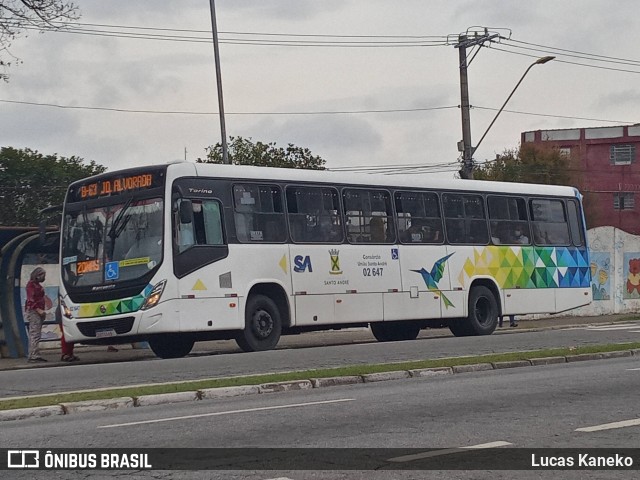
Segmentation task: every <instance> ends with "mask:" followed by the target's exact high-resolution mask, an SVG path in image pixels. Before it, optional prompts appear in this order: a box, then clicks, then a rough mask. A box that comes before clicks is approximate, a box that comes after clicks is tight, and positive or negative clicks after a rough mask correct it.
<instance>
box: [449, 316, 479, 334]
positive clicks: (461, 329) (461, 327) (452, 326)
mask: <svg viewBox="0 0 640 480" xmlns="http://www.w3.org/2000/svg"><path fill="white" fill-rule="evenodd" d="M449 330H451V333H453V335H454V336H455V337H468V336H469V335H473V331H472V330H471V328H469V323H468V321H467V319H466V318H454V319H452V320H450V321H449Z"/></svg>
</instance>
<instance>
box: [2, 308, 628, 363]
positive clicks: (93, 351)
mask: <svg viewBox="0 0 640 480" xmlns="http://www.w3.org/2000/svg"><path fill="white" fill-rule="evenodd" d="M505 320H506V321H505V322H504V327H502V328H497V329H496V331H495V333H494V335H502V334H511V333H518V332H522V331H536V330H542V329H557V328H572V327H581V326H585V325H594V324H608V323H615V322H624V321H634V320H640V314H620V315H603V316H598V317H546V318H540V319H532V320H530V319H519V318H517V322H518V327H515V328H510V327H509V326H508V325H509V322H508V320H507V319H505ZM451 335H452V334H451V332H450V331H449V329H448V328H439V329H426V330H422V331H421V332H420V336H419V338H433V337H448V336H451ZM369 342H371V343H373V342H376V340H375V338H374V337H373V334H372V333H371V332H370V331H369V329H367V328H350V329H344V330H337V331H326V332H311V333H304V334H300V335H288V336H283V337H282V338H281V339H280V342H279V344H278V347H277V349H287V348H301V347H319V346H329V345H348V344H352V343H369ZM115 348H116V349H117V351H109V350H108V349H107V346H105V345H103V346H87V345H77V346H76V348H75V352H74V353H75V354H76V355H77V356H78V357H79V358H80V361H78V362H73V363H67V362H62V361H60V348H59V343H58V342H46V343H44V348H43V350H42V352H43V357H44V358H46V359H47V360H48V361H47V362H46V363H44V362H43V363H27V360H26V358H0V370H16V369H20V370H22V369H26V368H47V367H57V366H63V365H82V364H85V365H86V364H94V363H113V362H130V361H136V360H150V359H154V358H156V356H155V355H154V353H153V352H152V351H151V350H150V349H147V348H143V349H139V348H132V346H131V344H129V343H127V344H123V345H115ZM237 352H241V350H240V348H239V347H238V346H237V345H236V343H235V342H234V341H233V340H216V341H208V342H196V344H195V346H194V347H193V350H192V351H191V353H190V354H189V355H190V356H201V355H214V354H223V353H237Z"/></svg>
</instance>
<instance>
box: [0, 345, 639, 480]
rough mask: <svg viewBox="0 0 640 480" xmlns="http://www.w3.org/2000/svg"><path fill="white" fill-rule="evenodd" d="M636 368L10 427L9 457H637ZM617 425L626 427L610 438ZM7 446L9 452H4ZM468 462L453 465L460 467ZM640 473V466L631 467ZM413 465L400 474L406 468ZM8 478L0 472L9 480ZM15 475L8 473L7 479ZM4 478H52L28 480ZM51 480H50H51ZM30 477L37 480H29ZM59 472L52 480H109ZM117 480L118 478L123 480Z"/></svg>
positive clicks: (528, 372) (508, 375)
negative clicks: (603, 453) (145, 453)
mask: <svg viewBox="0 0 640 480" xmlns="http://www.w3.org/2000/svg"><path fill="white" fill-rule="evenodd" d="M639 367H640V363H639V360H638V359H637V358H635V357H630V358H624V359H611V360H601V361H592V362H578V363H569V364H559V365H549V366H544V367H530V368H516V369H508V370H494V371H485V372H475V373H468V374H461V375H453V376H447V377H438V378H430V379H410V380H398V381H391V382H383V383H373V384H359V385H353V386H348V387H334V388H326V389H313V390H308V391H298V392H288V393H279V394H271V395H255V396H249V397H242V398H233V399H221V400H215V401H213V400H211V401H207V400H205V401H200V402H189V403H181V404H172V405H163V406H156V407H141V408H135V409H123V410H115V411H111V412H100V413H91V412H89V413H82V414H75V415H70V416H54V417H46V418H37V419H35V418H34V419H27V420H21V421H17V422H6V423H4V424H3V426H2V429H1V430H0V444H1V445H3V446H8V447H10V448H11V446H12V445H16V446H18V445H19V446H21V447H23V448H27V447H29V448H60V447H65V448H80V447H95V448H109V447H112V448H113V447H129V448H146V447H189V448H206V447H242V448H246V451H247V453H248V454H250V453H252V452H256V451H257V450H256V448H257V447H283V448H288V447H298V448H301V447H310V448H318V447H324V448H327V447H330V448H347V447H349V448H371V447H376V448H382V447H384V448H395V447H402V448H417V449H424V452H427V451H429V449H432V448H445V449H457V448H459V447H472V446H481V445H486V444H495V445H503V446H502V447H500V448H498V449H497V450H494V451H492V452H489V453H487V455H492V456H493V457H492V458H493V459H494V460H493V461H495V462H496V463H495V465H499V462H500V461H501V460H500V456H499V455H500V452H505V454H506V450H503V449H507V448H510V447H515V448H521V447H526V448H542V447H545V448H569V447H571V448H578V449H586V448H597V447H609V448H613V449H619V448H622V447H634V448H638V447H640V440H638V439H639V438H640V425H639V422H638V407H637V405H638V402H637V394H638V392H639V391H640V368H639ZM612 422H627V423H626V424H618V425H617V426H615V427H612V426H611V425H607V424H610V423H612ZM9 440H10V444H9V443H8V442H9ZM460 454H461V453H460V452H459V451H457V450H453V451H450V452H448V453H447V456H450V455H452V456H453V457H454V458H455V456H456V455H460ZM635 460H636V462H640V458H636V459H635ZM413 461H416V460H412V459H405V460H404V462H405V463H404V464H403V465H406V467H407V468H411V462H413ZM3 473H4V472H3ZM10 473H12V474H13V472H10ZM27 473H28V475H27V474H24V476H22V474H15V475H12V476H9V477H4V476H3V478H34V476H35V477H36V478H53V476H51V472H44V473H43V472H41V474H42V476H41V475H40V474H36V472H27ZM45 473H48V474H49V476H44V475H45ZM34 474H35V475H34ZM114 474H115V472H103V473H98V474H96V476H94V474H93V473H89V472H63V475H61V476H60V475H57V476H56V478H71V479H79V478H88V477H91V478H102V477H104V478H107V476H109V477H111V476H112V475H114ZM125 474H126V473H125V472H119V473H117V474H115V475H123V476H124V475H125ZM633 476H634V474H633V472H629V471H617V472H612V471H607V472H605V471H563V472H558V471H518V472H513V471H502V470H495V469H494V470H492V471H491V472H485V471H471V472H465V471H455V470H451V471H429V472H426V471H408V470H406V471H405V470H399V471H384V472H372V471H365V472H358V471H349V472H344V471H343V472H336V471H301V470H296V471H260V472H256V471H235V472H228V471H223V472H221V471H207V472H158V471H150V472H134V473H133V475H132V474H131V472H129V473H128V474H127V478H211V479H229V478H231V479H235V478H247V479H276V478H278V479H284V478H287V479H292V480H307V479H318V478H322V479H347V478H348V479H374V480H377V479H408V478H412V479H413V478H416V479H417V478H441V479H456V478H476V479H477V478H491V479H512V478H516V477H517V478H522V479H529V478H563V479H583V478H616V479H617V478H620V479H622V478H624V479H627V478H633Z"/></svg>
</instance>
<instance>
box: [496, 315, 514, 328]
mask: <svg viewBox="0 0 640 480" xmlns="http://www.w3.org/2000/svg"><path fill="white" fill-rule="evenodd" d="M503 319H504V317H500V318H499V319H498V326H499V327H500V328H502V321H503ZM509 326H510V327H517V326H518V322H516V316H515V315H509Z"/></svg>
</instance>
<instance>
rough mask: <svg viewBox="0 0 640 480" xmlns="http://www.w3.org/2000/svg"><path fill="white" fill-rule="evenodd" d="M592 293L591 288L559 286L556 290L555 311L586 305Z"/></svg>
mask: <svg viewBox="0 0 640 480" xmlns="http://www.w3.org/2000/svg"><path fill="white" fill-rule="evenodd" d="M592 294H593V291H592V290H591V288H584V287H583V288H560V289H558V290H556V312H564V311H565V310H571V309H572V308H578V307H582V306H584V305H588V304H589V303H591V300H592V298H591V297H592Z"/></svg>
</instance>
